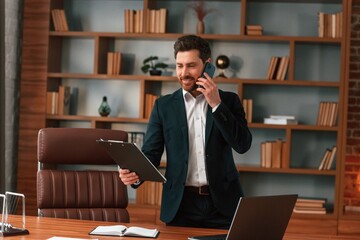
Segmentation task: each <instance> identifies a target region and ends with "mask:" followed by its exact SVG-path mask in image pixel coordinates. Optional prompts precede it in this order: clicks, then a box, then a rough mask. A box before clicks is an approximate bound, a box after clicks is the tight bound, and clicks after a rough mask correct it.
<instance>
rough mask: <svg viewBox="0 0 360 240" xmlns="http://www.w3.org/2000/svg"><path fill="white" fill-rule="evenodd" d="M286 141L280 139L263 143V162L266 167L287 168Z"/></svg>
mask: <svg viewBox="0 0 360 240" xmlns="http://www.w3.org/2000/svg"><path fill="white" fill-rule="evenodd" d="M286 149H287V148H286V142H284V141H282V140H281V139H278V140H276V141H266V142H262V143H261V162H260V166H261V167H264V168H287V167H288V165H289V164H288V162H287V161H286V157H287V156H286V153H285V151H286Z"/></svg>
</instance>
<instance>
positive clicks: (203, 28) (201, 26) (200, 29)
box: [196, 21, 205, 34]
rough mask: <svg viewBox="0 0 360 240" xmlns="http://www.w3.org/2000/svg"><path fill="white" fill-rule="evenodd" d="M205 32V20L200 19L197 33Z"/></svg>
mask: <svg viewBox="0 0 360 240" xmlns="http://www.w3.org/2000/svg"><path fill="white" fill-rule="evenodd" d="M204 32H205V24H204V22H203V21H198V23H197V26H196V33H197V34H203V33H204Z"/></svg>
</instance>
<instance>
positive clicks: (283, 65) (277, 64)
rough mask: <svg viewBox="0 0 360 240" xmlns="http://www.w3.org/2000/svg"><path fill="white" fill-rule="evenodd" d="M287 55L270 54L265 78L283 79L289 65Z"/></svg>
mask: <svg viewBox="0 0 360 240" xmlns="http://www.w3.org/2000/svg"><path fill="white" fill-rule="evenodd" d="M289 60H290V58H289V57H288V56H283V57H276V56H272V57H271V58H270V63H269V67H268V72H267V75H266V79H268V80H281V81H283V80H285V77H286V73H287V70H288V67H289Z"/></svg>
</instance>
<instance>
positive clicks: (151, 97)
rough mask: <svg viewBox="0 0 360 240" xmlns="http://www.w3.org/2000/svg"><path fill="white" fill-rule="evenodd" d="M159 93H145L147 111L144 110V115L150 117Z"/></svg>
mask: <svg viewBox="0 0 360 240" xmlns="http://www.w3.org/2000/svg"><path fill="white" fill-rule="evenodd" d="M158 97H159V96H158V95H155V94H151V93H146V94H145V111H144V117H145V118H149V117H150V114H151V111H152V109H153V107H154V103H155V100H156V99H157V98H158Z"/></svg>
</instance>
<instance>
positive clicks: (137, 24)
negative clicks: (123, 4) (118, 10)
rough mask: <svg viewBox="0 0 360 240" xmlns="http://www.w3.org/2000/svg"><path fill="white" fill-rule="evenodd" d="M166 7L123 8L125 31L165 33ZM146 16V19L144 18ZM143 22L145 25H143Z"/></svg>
mask: <svg viewBox="0 0 360 240" xmlns="http://www.w3.org/2000/svg"><path fill="white" fill-rule="evenodd" d="M166 16H167V9H166V8H160V9H157V10H156V9H145V10H144V9H138V10H133V9H125V10H124V17H125V21H124V23H125V32H126V33H142V32H147V33H165V32H166ZM144 18H146V19H144ZM144 24H145V25H144Z"/></svg>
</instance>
